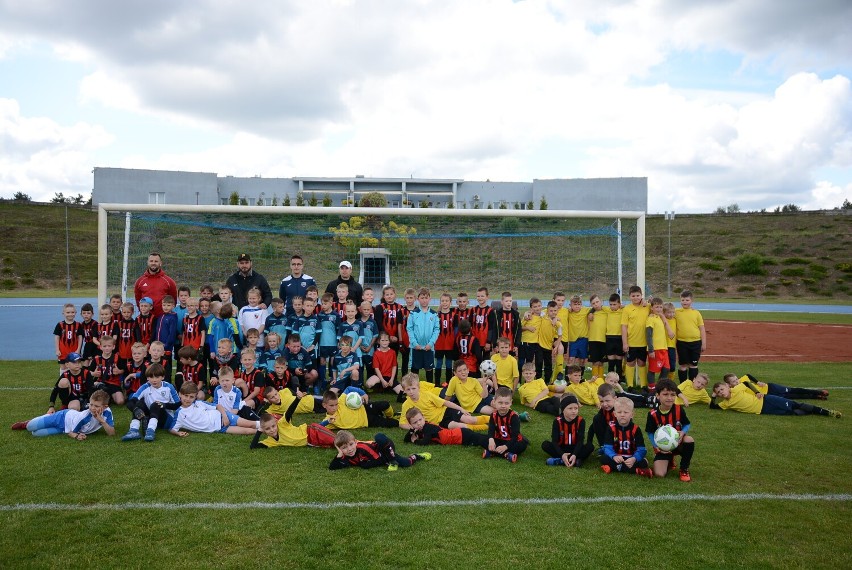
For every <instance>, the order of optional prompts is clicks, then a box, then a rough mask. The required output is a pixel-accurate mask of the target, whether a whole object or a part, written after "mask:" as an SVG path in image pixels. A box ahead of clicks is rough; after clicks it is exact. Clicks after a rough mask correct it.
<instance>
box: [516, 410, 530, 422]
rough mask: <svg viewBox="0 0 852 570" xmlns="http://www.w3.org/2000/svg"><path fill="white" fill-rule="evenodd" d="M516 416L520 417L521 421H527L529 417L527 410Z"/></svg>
mask: <svg viewBox="0 0 852 570" xmlns="http://www.w3.org/2000/svg"><path fill="white" fill-rule="evenodd" d="M518 417H519V418H520V419H521V421H522V422H528V421H530V419H531V418H530V413H529V412H521V413H520V414H518Z"/></svg>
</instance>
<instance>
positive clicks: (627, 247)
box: [98, 204, 645, 304]
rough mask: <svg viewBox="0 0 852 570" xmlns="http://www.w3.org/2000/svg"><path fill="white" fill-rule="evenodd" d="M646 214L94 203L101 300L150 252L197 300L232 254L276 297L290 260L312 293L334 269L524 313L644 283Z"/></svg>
mask: <svg viewBox="0 0 852 570" xmlns="http://www.w3.org/2000/svg"><path fill="white" fill-rule="evenodd" d="M644 222H645V219H644V213H642V212H584V211H558V210H502V209H495V210H491V209H488V210H481V209H431V208H351V207H350V208H346V207H343V208H340V207H338V208H323V207H299V208H296V207H283V206H281V207H276V206H180V205H140V204H133V205H129V204H101V205H100V206H99V227H98V235H99V244H98V249H99V251H98V260H99V261H98V297H99V300H105V299H106V298H107V297H108V295H109V294H113V293H116V292H120V293H122V294H123V296H124V297H125V298H128V297H132V295H133V291H132V290H133V283H134V281H135V279H136V278H137V277H138V276H139V275H141V274H142V273H143V272H144V271H145V268H146V261H147V257H148V254H149V253H150V252H152V251H157V252H159V253H160V254H161V255H162V258H163V268H164V270H165V271H166V272H167V273H168V274H169V275H170V276H171V277H172V278H173V279H174V280H175V281H176V282H177V283H178V285H188V286H189V287H190V288H191V290H192V292H193V295H197V293H198V290H199V288H200V287H201V285H204V284H210V285H213V286H214V288H216V287H217V286H218V285H220V284H222V283H224V282H225V279H226V278H227V277H228V276H229V275H231V274H232V273H233V272H234V271H236V260H237V256H238V255H239V254H240V253H248V254H250V255H251V257H252V260H253V266H254V269H255V270H256V271H257V272H259V273H261V274H263V275H264V276H265V277H266V279H267V281H269V284H270V286H271V287H272V290H273V294H276V293H277V289H278V284H279V283H280V281H281V279H282V278H283V277H284V276H286V275H289V273H290V269H289V260H290V256H291V255H293V254H299V255H301V256H302V257H303V258H304V260H305V273H307V274H308V275H311V276H312V277H314V279H315V280H316V282H317V286H318V287H319V289H320V293H322V291H323V290H324V289H325V286H326V285H327V284H328V283H329V281H331V280H333V279H334V278H335V277H336V276H337V274H338V266H339V263H340V261H342V260H348V261H350V262H351V263H352V265H353V275H354V277H355V278H356V279H358V280H359V281H361V282H362V283H364V284H365V285H370V286H372V287H373V288H374V289H377V295H376V299H377V301H378V300H379V299H380V296H381V291H380V289H381V287H382V286H383V285H385V284H386V283H390V284H392V285H394V286H395V287H396V289H397V295H398V296H399V297H400V298H401V297H402V291H403V290H404V289H405V288H408V287H421V286H422V287H429V288H430V289H431V290H432V296H433V298H435V299H436V300H437V297H438V295H440V293H442V292H449V293H450V294H451V295H452V296H453V297H455V295H456V294H457V293H459V292H461V291H464V292H466V293H468V294H469V295H470V296H471V297H474V296H475V294H476V290H477V289H478V288H479V287H481V286H485V287H488V289H489V293H490V295H491V298H492V299H498V300H499V295H500V293H501V292H502V291H510V292H512V293H513V295H514V297H515V299H516V300H519V301H520V302H521V304H524V302H525V300H527V299H529V298H530V297H532V296H535V297H539V298H543V299H550V298H551V296H552V294H553V293H554V292H555V291H557V290H559V291H563V292H565V293H566V294H568V295H569V296H570V295H572V294H580V295H582V296H583V297H584V299H587V298H588V295H590V294H592V293H597V294H599V295H601V296H604V295H606V296H608V295H609V294H610V293H613V292H620V291H622V290H623V288H624V287H625V286H628V287H629V286H630V285H632V284H634V283H640V284H641V283H644V277H645V276H644V273H645V269H644V238H645V236H644V234H645V227H644Z"/></svg>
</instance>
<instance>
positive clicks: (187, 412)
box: [171, 402, 222, 433]
mask: <svg viewBox="0 0 852 570" xmlns="http://www.w3.org/2000/svg"><path fill="white" fill-rule="evenodd" d="M181 428H185V429H186V430H188V431H196V432H200V433H215V432H217V431H219V430H221V429H222V414H221V413H220V412H219V410H217V409H216V406H213V405H211V404H208V403H207V402H193V404H192V405H191V406H189V407H188V408H185V407H183V406H181V407H180V408H178V409H177V412H176V413H175V423H174V425H173V426H172V427H171V430H172V431H180V429H181Z"/></svg>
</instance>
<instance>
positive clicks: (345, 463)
mask: <svg viewBox="0 0 852 570" xmlns="http://www.w3.org/2000/svg"><path fill="white" fill-rule="evenodd" d="M384 463H387V461H385V460H383V458H382V454H381V453H380V452H379V444H378V443H376V442H375V441H359V442H358V443H356V444H355V454H354V455H353V456H352V457H349V456H347V455H344V456H343V457H335V458H334V460H333V461H332V462H331V465H330V466H329V468H330V469H335V468H337V469H340V468H341V467H350V466H351V467H365V468H366V467H375V466H377V465H382V464H384Z"/></svg>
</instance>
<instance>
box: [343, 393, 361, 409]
mask: <svg viewBox="0 0 852 570" xmlns="http://www.w3.org/2000/svg"><path fill="white" fill-rule="evenodd" d="M345 402H346V407H347V408H349V409H350V410H357V409H358V408H360V407H361V406H362V405H364V400H362V399H361V394H359V393H358V392H349V393H348V394H346V400H345Z"/></svg>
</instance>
